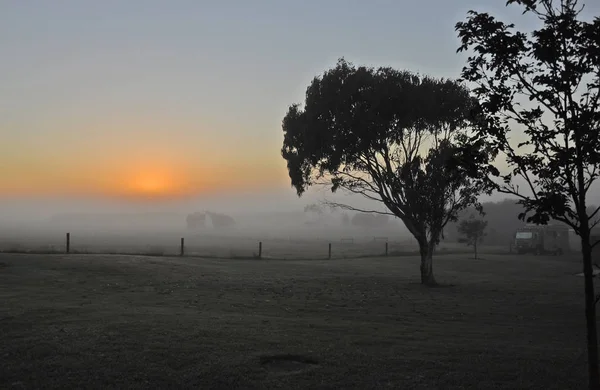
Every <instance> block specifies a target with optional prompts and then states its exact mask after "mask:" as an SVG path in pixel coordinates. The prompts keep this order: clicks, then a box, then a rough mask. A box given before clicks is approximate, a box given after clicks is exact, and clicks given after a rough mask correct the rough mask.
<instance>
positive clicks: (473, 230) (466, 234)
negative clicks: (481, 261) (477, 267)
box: [458, 215, 488, 259]
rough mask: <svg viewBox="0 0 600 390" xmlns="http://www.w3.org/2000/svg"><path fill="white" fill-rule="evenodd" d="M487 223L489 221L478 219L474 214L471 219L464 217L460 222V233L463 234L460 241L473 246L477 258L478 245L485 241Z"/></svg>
mask: <svg viewBox="0 0 600 390" xmlns="http://www.w3.org/2000/svg"><path fill="white" fill-rule="evenodd" d="M487 224H488V223H487V221H484V220H481V219H476V218H475V216H474V215H471V217H470V218H469V219H463V220H462V221H460V223H459V224H458V233H459V234H460V235H461V236H462V237H460V238H459V239H458V241H459V242H462V243H465V244H467V245H468V246H472V247H473V252H474V254H475V258H476V259H477V246H478V245H479V244H481V243H482V242H483V238H484V237H485V235H486V233H485V228H486V227H487Z"/></svg>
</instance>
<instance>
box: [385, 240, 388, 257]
mask: <svg viewBox="0 0 600 390" xmlns="http://www.w3.org/2000/svg"><path fill="white" fill-rule="evenodd" d="M385 255H386V256H387V255H388V243H387V242H386V243H385Z"/></svg>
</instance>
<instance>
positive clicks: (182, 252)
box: [180, 237, 185, 256]
mask: <svg viewBox="0 0 600 390" xmlns="http://www.w3.org/2000/svg"><path fill="white" fill-rule="evenodd" d="M184 243H185V239H184V238H183V237H181V251H180V256H183V254H184V253H185V252H184V248H185V244H184Z"/></svg>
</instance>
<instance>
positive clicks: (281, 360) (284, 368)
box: [260, 354, 319, 374]
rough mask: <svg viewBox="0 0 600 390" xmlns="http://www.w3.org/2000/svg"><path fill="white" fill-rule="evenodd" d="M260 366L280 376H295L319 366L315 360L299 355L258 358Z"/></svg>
mask: <svg viewBox="0 0 600 390" xmlns="http://www.w3.org/2000/svg"><path fill="white" fill-rule="evenodd" d="M260 365H261V366H263V367H264V368H266V369H268V370H269V371H272V372H276V373H280V374H295V373H300V372H303V371H306V370H308V369H311V368H315V367H317V366H319V362H318V361H316V360H315V359H312V358H309V357H306V356H301V355H290V354H281V355H267V356H261V357H260Z"/></svg>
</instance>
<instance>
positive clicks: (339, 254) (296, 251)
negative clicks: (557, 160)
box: [0, 232, 509, 259]
mask: <svg viewBox="0 0 600 390" xmlns="http://www.w3.org/2000/svg"><path fill="white" fill-rule="evenodd" d="M119 238H120V239H121V241H122V240H123V237H119ZM188 238H189V237H188ZM195 238H196V239H197V240H200V239H201V238H202V237H195ZM164 239H165V237H162V240H163V243H164ZM171 239H172V240H173V241H174V242H173V244H172V245H171V244H166V247H168V248H171V249H170V250H165V249H164V247H160V246H158V245H156V242H157V241H160V239H159V238H156V239H154V240H151V239H150V238H145V240H148V241H151V242H153V243H154V246H148V245H145V246H146V250H145V251H144V250H143V249H134V248H135V247H136V246H137V247H138V248H140V247H141V246H142V244H140V239H139V237H135V238H131V240H132V241H134V240H135V241H136V243H135V244H126V243H125V245H123V243H122V244H121V248H122V249H121V250H118V249H116V250H106V249H104V250H103V249H100V248H106V245H105V246H101V245H99V242H101V241H102V240H100V239H98V240H97V238H96V237H94V238H93V239H92V244H91V245H90V244H88V245H87V246H86V245H85V241H86V240H85V239H83V238H82V239H81V241H79V239H78V236H77V235H76V236H72V235H71V232H67V233H66V235H65V247H64V249H62V250H61V249H56V248H55V247H54V246H53V245H51V246H50V249H48V248H46V249H38V250H27V249H25V248H20V249H19V248H12V249H9V250H1V248H0V252H4V253H7V252H12V253H17V252H18V253H67V254H131V255H134V254H135V255H148V256H177V255H179V256H190V257H206V258H254V259H268V258H270V259H334V258H357V257H379V256H403V255H404V256H406V255H412V256H415V255H418V254H419V251H418V248H417V247H416V245H415V244H413V245H407V244H406V242H393V243H391V242H390V241H389V239H388V237H373V239H372V240H371V241H369V238H368V237H364V240H363V242H362V243H357V242H356V241H355V239H354V238H348V237H345V238H339V239H338V241H337V243H336V242H335V241H334V240H331V241H325V240H320V241H312V242H308V241H305V240H299V241H298V242H297V243H296V242H292V241H291V240H284V241H281V240H276V239H274V240H271V242H270V243H267V245H266V246H265V242H264V241H258V252H255V251H253V250H252V249H251V247H252V246H253V245H256V243H257V241H254V244H252V240H248V239H243V238H240V237H236V238H232V237H229V238H228V237H220V239H221V240H227V241H226V242H222V243H221V244H222V245H218V241H219V238H215V237H210V238H208V240H209V243H208V244H199V243H198V242H195V243H194V242H193V240H192V243H191V245H190V243H189V242H187V241H186V238H185V237H181V238H180V239H179V247H178V248H177V246H176V245H175V242H177V241H176V240H175V239H174V238H171ZM171 239H169V240H171ZM190 239H191V238H190ZM236 239H237V240H238V241H237V242H236V244H237V253H234V249H233V248H234V247H236V245H232V243H233V242H232V240H236ZM96 240H97V241H96ZM88 241H89V237H88ZM239 241H246V244H245V245H241V244H240V242H239ZM382 241H384V242H382ZM136 244H137V245H136ZM223 244H224V245H223ZM294 244H297V245H296V247H295V248H291V247H293V246H294ZM391 244H393V245H394V246H395V248H393V249H392V248H391ZM109 245H110V244H109ZM325 245H327V246H325ZM90 246H92V247H96V249H92V250H90V249H89V247H90ZM240 247H243V249H240ZM175 248H177V249H175ZM254 248H256V246H254ZM265 250H266V252H265ZM227 251H229V253H228V254H227V253H223V252H227ZM215 252H220V254H217V253H215ZM240 252H242V253H241V254H240ZM437 253H438V254H444V253H446V254H451V253H454V254H458V253H465V254H466V253H472V249H471V248H469V247H466V246H464V245H456V247H455V248H448V247H444V244H442V246H441V247H439V248H438V249H437ZM481 253H509V252H508V248H498V247H497V248H495V249H494V250H490V247H488V248H487V250H486V248H483V252H481Z"/></svg>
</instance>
